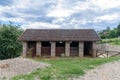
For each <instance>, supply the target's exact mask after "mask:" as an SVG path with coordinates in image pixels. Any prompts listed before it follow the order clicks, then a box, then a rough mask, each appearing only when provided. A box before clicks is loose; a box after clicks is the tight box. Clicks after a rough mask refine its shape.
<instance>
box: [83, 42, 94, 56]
mask: <svg viewBox="0 0 120 80" xmlns="http://www.w3.org/2000/svg"><path fill="white" fill-rule="evenodd" d="M84 56H92V42H91V41H86V42H84Z"/></svg>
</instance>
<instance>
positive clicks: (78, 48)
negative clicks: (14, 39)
mask: <svg viewBox="0 0 120 80" xmlns="http://www.w3.org/2000/svg"><path fill="white" fill-rule="evenodd" d="M19 40H20V41H22V42H23V53H22V56H23V57H35V56H39V57H56V56H66V57H68V56H79V57H84V56H92V57H96V50H95V45H96V41H99V40H101V39H100V38H99V36H98V35H97V33H96V32H95V30H93V29H27V30H26V31H25V32H24V33H23V34H22V35H21V36H20V37H19Z"/></svg>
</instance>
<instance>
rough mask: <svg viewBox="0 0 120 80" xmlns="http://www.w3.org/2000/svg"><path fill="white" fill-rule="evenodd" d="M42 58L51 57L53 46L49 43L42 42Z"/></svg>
mask: <svg viewBox="0 0 120 80" xmlns="http://www.w3.org/2000/svg"><path fill="white" fill-rule="evenodd" d="M41 56H45V57H49V56H51V44H50V42H49V41H43V42H41Z"/></svg>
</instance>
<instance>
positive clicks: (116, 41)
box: [97, 38, 120, 46]
mask: <svg viewBox="0 0 120 80" xmlns="http://www.w3.org/2000/svg"><path fill="white" fill-rule="evenodd" d="M106 42H107V43H108V44H111V45H118V46H120V38H119V39H118V38H111V39H102V41H99V42H97V43H98V44H104V43H106Z"/></svg>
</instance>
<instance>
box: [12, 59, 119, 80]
mask: <svg viewBox="0 0 120 80" xmlns="http://www.w3.org/2000/svg"><path fill="white" fill-rule="evenodd" d="M118 59H120V57H111V58H52V59H51V58H50V59H49V58H48V59H36V61H39V62H45V63H49V64H52V65H51V67H48V68H46V69H37V70H35V71H33V72H32V73H31V74H26V75H20V76H16V77H14V78H13V80H35V79H36V78H37V79H36V80H66V79H68V78H72V77H77V76H81V75H83V74H85V71H86V70H89V69H93V68H95V67H96V66H98V65H101V64H104V63H107V62H111V61H115V60H118Z"/></svg>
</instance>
